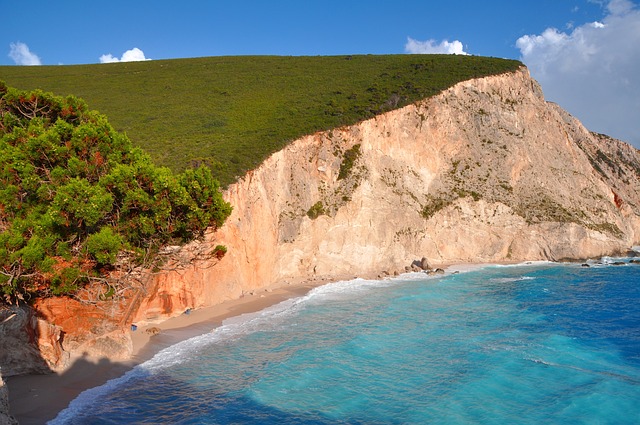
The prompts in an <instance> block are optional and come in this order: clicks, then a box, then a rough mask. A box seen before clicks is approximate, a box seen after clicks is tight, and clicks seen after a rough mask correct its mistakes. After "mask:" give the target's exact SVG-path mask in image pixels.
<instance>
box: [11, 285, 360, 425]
mask: <svg viewBox="0 0 640 425" xmlns="http://www.w3.org/2000/svg"><path fill="white" fill-rule="evenodd" d="M345 279H353V277H345ZM337 280H342V279H328V278H326V279H316V280H311V281H301V282H297V283H292V284H289V285H285V286H284V287H280V288H277V289H273V290H265V291H262V292H258V293H256V294H255V295H247V296H244V297H242V298H240V299H236V300H230V301H226V302H224V303H222V304H219V305H216V306H213V307H207V308H202V309H197V310H192V311H190V312H189V314H183V315H181V316H178V317H174V318H171V319H168V320H165V321H163V322H160V323H157V324H150V325H148V326H144V327H138V329H137V330H136V331H131V337H132V340H133V356H132V358H131V359H129V360H126V361H112V360H111V359H108V358H91V357H86V356H85V357H76V358H72V359H71V360H70V362H69V366H68V367H67V368H66V369H65V370H64V371H61V372H58V373H52V374H48V375H24V376H13V377H8V378H5V381H6V382H7V386H8V388H9V404H10V408H11V412H10V413H11V414H12V415H13V416H14V417H15V418H16V419H17V420H18V421H19V423H20V424H21V425H30V424H34V425H35V424H38V425H40V424H44V423H46V422H47V421H49V420H52V419H53V418H55V417H56V416H57V414H58V413H59V412H60V411H61V410H63V409H65V408H66V407H67V406H68V405H69V403H70V402H71V401H72V400H73V399H75V398H76V397H77V396H78V395H79V394H80V393H81V392H82V391H84V390H86V389H89V388H93V387H97V386H100V385H102V384H104V383H106V382H107V381H109V380H110V379H114V378H118V377H120V376H122V375H123V374H124V373H125V372H127V371H128V370H130V369H131V368H133V367H135V366H136V365H138V364H140V363H142V362H144V361H146V360H149V359H150V358H152V357H153V356H154V355H155V354H156V353H158V352H159V351H160V350H162V349H164V348H166V347H169V346H171V345H173V344H176V343H178V342H180V341H183V340H186V339H188V338H191V337H194V336H198V335H202V334H205V333H208V332H211V331H212V330H213V329H215V328H216V327H218V326H220V325H221V324H222V322H223V321H224V320H225V319H228V318H231V317H237V316H240V315H242V314H246V313H254V312H258V311H261V310H264V309H265V308H267V307H269V306H272V305H276V304H278V303H280V302H282V301H285V300H287V299H290V298H295V297H300V296H303V295H305V294H306V293H308V292H309V291H310V290H311V289H313V288H314V287H317V286H321V285H324V284H326V283H329V282H331V281H337ZM152 327H155V328H158V329H159V330H160V332H159V333H157V334H155V335H152V334H151V333H149V332H147V330H148V329H149V328H152Z"/></svg>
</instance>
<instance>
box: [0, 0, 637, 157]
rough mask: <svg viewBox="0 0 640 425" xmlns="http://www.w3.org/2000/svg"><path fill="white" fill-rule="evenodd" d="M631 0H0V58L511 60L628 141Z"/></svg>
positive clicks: (594, 124) (632, 137)
mask: <svg viewBox="0 0 640 425" xmlns="http://www.w3.org/2000/svg"><path fill="white" fill-rule="evenodd" d="M638 1H640V0H517V1H516V0H487V1H483V2H480V1H463V0H439V1H429V0H422V1H419V0H396V1H379V0H366V1H365V0H355V1H350V0H342V1H336V0H325V1H314V0H307V1H304V0H296V1H290V0H285V1H278V0H272V1H255V0H244V1H243V0H235V1H216V0H211V1H189V0H183V1H163V0H152V1H146V0H138V1H136V0H126V1H121V0H110V1H102V2H95V1H94V2H90V1H86V0H84V1H76V0H66V1H57V2H54V1H50V0H31V1H24V0H0V6H1V9H2V11H3V15H4V17H5V19H3V25H2V29H1V30H0V65H25V64H34V65H37V64H40V65H59V64H64V65H71V64H86V63H100V62H107V61H116V60H140V59H151V60H154V59H170V58H185V57H200V56H220V55H340V54H396V53H435V52H443V53H457V54H473V55H483V56H496V57H505V58H513V59H520V60H522V61H523V62H524V63H525V64H526V65H527V66H528V67H529V69H530V70H531V73H532V75H533V76H534V78H536V79H538V81H540V83H541V84H542V87H543V90H544V92H545V95H546V97H547V98H548V99H549V100H552V101H555V102H558V103H559V104H560V105H561V106H563V107H564V108H565V109H567V110H568V111H569V112H571V113H572V114H574V115H575V116H577V117H578V118H579V119H581V120H582V121H583V122H584V123H585V124H586V125H587V127H588V128H589V129H591V130H594V131H599V132H603V133H607V134H610V135H612V136H614V137H618V138H622V139H624V140H627V141H630V142H633V143H634V144H636V146H640V128H639V124H638V122H640V11H639V8H638ZM2 49H4V52H5V53H4V54H2ZM1 78H2V76H1V75H0V79H1Z"/></svg>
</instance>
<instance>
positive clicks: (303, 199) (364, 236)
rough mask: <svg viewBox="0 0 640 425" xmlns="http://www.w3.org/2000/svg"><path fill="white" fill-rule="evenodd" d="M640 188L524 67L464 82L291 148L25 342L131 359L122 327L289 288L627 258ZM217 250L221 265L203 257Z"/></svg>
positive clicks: (625, 160)
mask: <svg viewBox="0 0 640 425" xmlns="http://www.w3.org/2000/svg"><path fill="white" fill-rule="evenodd" d="M639 183H640V153H639V151H638V150H636V149H634V148H632V147H631V146H629V145H627V144H625V143H622V142H620V141H617V140H614V139H611V138H608V137H606V136H603V135H598V134H593V133H590V132H589V131H587V130H586V129H585V128H584V127H583V126H582V125H581V124H580V123H579V122H578V121H577V120H576V119H574V118H573V117H571V116H570V115H569V114H567V113H566V112H564V111H563V110H562V109H561V108H559V107H558V106H557V105H554V104H550V103H548V102H546V101H545V100H544V97H543V95H542V92H541V90H540V87H539V86H538V84H537V83H536V82H535V81H534V80H532V79H531V78H530V76H529V74H528V71H527V70H526V69H521V70H519V71H517V72H514V73H509V74H504V75H498V76H493V77H487V78H482V79H476V80H470V81H466V82H462V83H459V84H457V85H456V86H454V87H452V88H450V89H448V90H446V91H444V92H443V93H441V94H440V95H438V96H435V97H432V98H430V99H427V100H424V101H422V102H420V103H418V104H415V105H411V106H407V107H405V108H402V109H399V110H395V111H391V112H388V113H386V114H384V115H380V116H378V117H376V118H374V119H371V120H368V121H365V122H362V123H360V124H357V125H354V126H350V127H344V128H340V129H334V130H332V131H328V132H324V133H318V134H314V135H311V136H308V137H304V138H301V139H299V140H296V141H294V142H292V143H291V144H290V145H289V146H288V147H287V148H285V149H283V150H281V151H279V152H276V153H275V154H273V155H272V156H271V157H270V158H268V159H267V160H266V161H265V162H264V163H263V164H262V165H261V166H260V167H258V168H257V169H256V170H254V171H252V172H250V173H248V174H247V175H246V176H245V177H243V178H242V179H240V180H239V181H238V182H237V183H236V184H234V185H231V186H230V187H229V189H228V190H227V192H226V193H225V198H226V199H227V200H228V201H229V202H230V203H231V204H232V206H233V213H232V215H231V216H230V217H229V219H228V220H227V223H226V224H225V225H224V226H223V227H222V228H221V229H219V230H218V231H217V232H215V233H211V234H208V235H207V236H206V238H205V241H204V242H194V243H192V244H190V245H188V246H187V247H184V248H182V249H179V250H177V251H175V250H174V251H173V252H172V254H171V255H170V257H169V258H170V260H169V261H168V262H167V265H166V267H165V268H164V270H163V271H161V272H160V273H155V274H153V275H152V276H151V278H150V279H149V280H147V281H146V282H147V283H146V285H145V286H144V288H143V289H142V290H137V292H135V294H134V295H133V296H132V297H130V298H128V299H127V300H125V301H121V302H119V303H112V305H96V306H87V305H83V304H80V303H75V302H72V301H71V300H42V301H41V302H39V303H38V304H37V305H36V310H37V312H38V315H39V318H40V319H38V320H43V319H46V322H45V323H44V324H42V325H38V326H37V327H36V328H37V329H39V331H38V332H35V333H34V335H35V336H36V337H37V338H35V340H36V341H37V342H36V343H35V344H36V345H38V346H39V347H40V352H41V353H43V354H44V356H45V357H46V358H47V362H48V363H47V364H46V365H45V366H47V367H51V368H55V367H59V366H60V365H62V364H63V363H64V352H65V351H78V352H87V353H88V354H90V355H91V354H92V355H100V356H102V355H108V356H110V357H126V356H127V355H129V354H130V352H131V341H130V339H129V334H128V332H127V326H128V324H130V323H131V322H134V323H138V324H144V323H148V322H153V321H157V320H162V319H165V318H168V317H171V316H176V315H179V314H182V313H184V312H185V310H187V309H189V308H201V307H205V306H211V305H215V304H219V303H221V302H223V301H225V300H228V299H234V298H238V297H240V296H242V295H243V294H245V293H248V292H252V291H257V290H264V289H266V288H270V287H275V286H279V285H284V284H286V282H288V281H292V280H297V279H302V278H311V279H313V278H340V277H345V276H347V277H352V276H356V275H363V274H370V273H372V272H373V273H378V272H380V271H381V270H387V271H389V272H393V271H396V270H400V271H403V270H404V268H405V266H407V265H409V264H410V263H411V262H412V261H413V260H416V259H419V258H422V257H427V259H428V260H429V263H430V264H431V265H432V266H438V265H442V264H446V263H462V262H496V261H523V260H539V259H549V260H561V259H566V258H586V257H599V256H602V255H606V254H611V253H613V252H616V251H624V250H626V248H628V247H630V246H631V245H633V244H637V243H638V242H639V240H640V184H639ZM217 244H222V245H226V246H227V248H228V252H227V254H226V255H225V256H224V258H222V259H221V260H217V259H206V258H205V257H206V256H204V255H202V254H203V253H206V252H208V251H211V250H212V248H213V247H214V246H215V245H217ZM106 304H108V303H106ZM78 318H82V320H78ZM34 320H35V319H34ZM47 322H48V323H55V324H56V326H57V328H56V326H52V325H49V324H48V323H47ZM36 328H34V329H36ZM56 335H57V336H56ZM61 335H64V338H61ZM43 338H44V339H43ZM61 349H63V350H64V351H61ZM47 353H50V354H47ZM17 358H18V359H19V358H20V357H19V356H18V357H17ZM8 361H11V359H8V360H6V359H5V361H4V363H3V364H5V363H6V362H8ZM36 363H37V362H36ZM34 364H35V363H34ZM38 365H39V364H35V366H38ZM35 366H34V367H35ZM38 367H39V366H38ZM36 369H37V368H36Z"/></svg>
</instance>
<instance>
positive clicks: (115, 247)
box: [86, 226, 123, 265]
mask: <svg viewBox="0 0 640 425" xmlns="http://www.w3.org/2000/svg"><path fill="white" fill-rule="evenodd" d="M86 245H87V252H88V253H89V255H90V256H91V257H93V259H95V260H96V261H97V262H98V264H99V265H113V264H114V263H115V262H116V259H117V256H118V253H119V252H120V250H121V249H122V247H123V240H122V236H120V235H119V234H117V233H115V232H114V231H113V229H112V228H111V227H106V226H105V227H103V228H102V229H100V231H99V232H97V233H94V234H92V235H90V236H89V237H88V238H87V243H86Z"/></svg>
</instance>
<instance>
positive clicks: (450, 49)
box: [404, 37, 468, 55]
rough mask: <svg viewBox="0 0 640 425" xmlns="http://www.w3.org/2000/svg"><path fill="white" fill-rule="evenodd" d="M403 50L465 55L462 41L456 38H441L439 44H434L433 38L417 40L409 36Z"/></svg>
mask: <svg viewBox="0 0 640 425" xmlns="http://www.w3.org/2000/svg"><path fill="white" fill-rule="evenodd" d="M404 50H405V52H407V53H412V54H413V53H423V54H433V53H446V54H449V55H466V54H468V53H467V52H465V51H464V47H463V46H462V43H461V42H460V41H458V40H454V41H452V42H449V41H448V40H443V41H442V42H441V43H440V44H436V41H435V40H427V41H418V40H414V39H413V38H411V37H408V38H407V44H405V45H404Z"/></svg>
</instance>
